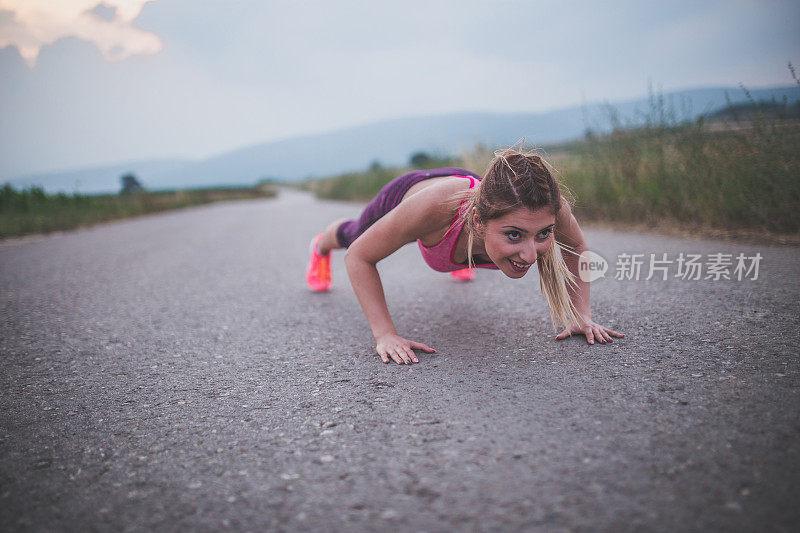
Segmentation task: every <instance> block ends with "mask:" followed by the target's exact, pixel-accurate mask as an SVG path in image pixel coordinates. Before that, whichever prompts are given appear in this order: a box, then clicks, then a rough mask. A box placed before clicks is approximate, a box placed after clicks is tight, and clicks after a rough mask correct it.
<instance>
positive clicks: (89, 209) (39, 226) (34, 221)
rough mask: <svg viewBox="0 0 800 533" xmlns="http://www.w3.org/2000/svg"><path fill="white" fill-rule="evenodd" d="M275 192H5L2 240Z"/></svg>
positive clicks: (0, 193) (1, 195)
mask: <svg viewBox="0 0 800 533" xmlns="http://www.w3.org/2000/svg"><path fill="white" fill-rule="evenodd" d="M275 195H276V191H275V188H274V187H271V186H267V185H261V186H256V187H250V188H245V187H242V188H218V189H193V190H183V191H162V192H137V193H131V194H106V195H85V194H70V195H68V194H54V195H52V194H45V192H44V191H43V190H42V189H41V188H39V187H31V188H28V189H23V190H16V189H14V188H13V187H11V186H10V185H8V184H6V185H5V186H4V187H2V188H0V238H7V237H14V236H19V235H27V234H31V233H47V232H51V231H58V230H66V229H72V228H77V227H79V226H86V225H89V224H95V223H97V222H103V221H107V220H114V219H119V218H127V217H132V216H138V215H144V214H147V213H154V212H158V211H167V210H170V209H178V208H182V207H189V206H193V205H201V204H208V203H211V202H219V201H223V200H242V199H251V198H269V197H273V196H275Z"/></svg>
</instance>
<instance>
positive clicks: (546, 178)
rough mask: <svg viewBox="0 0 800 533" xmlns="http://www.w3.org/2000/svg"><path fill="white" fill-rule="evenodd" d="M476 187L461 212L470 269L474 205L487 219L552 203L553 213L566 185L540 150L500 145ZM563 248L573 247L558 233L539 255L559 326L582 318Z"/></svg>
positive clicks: (555, 324) (555, 325) (543, 282)
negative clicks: (572, 293)
mask: <svg viewBox="0 0 800 533" xmlns="http://www.w3.org/2000/svg"><path fill="white" fill-rule="evenodd" d="M474 191H475V190H474V189H471V190H470V191H468V194H469V196H468V197H467V198H468V200H467V204H466V210H465V211H464V212H463V213H462V218H463V220H464V226H465V227H466V228H467V231H468V237H467V258H468V261H469V268H470V269H471V268H474V263H473V260H472V245H473V240H474V236H475V235H476V233H477V231H478V230H477V228H476V227H475V224H474V221H473V216H472V213H473V211H475V212H477V213H478V218H479V219H480V220H481V221H482V222H483V223H486V222H487V221H489V220H492V219H495V218H499V217H502V216H503V215H506V214H507V213H509V212H511V211H514V210H515V209H519V208H521V207H524V208H526V209H530V210H531V211H536V210H538V209H542V208H545V209H549V210H551V212H552V213H553V215H554V216H558V212H559V210H560V209H561V201H562V198H561V191H560V189H559V186H558V182H557V181H556V180H555V179H554V178H553V175H552V174H551V173H550V171H549V170H548V168H547V163H546V162H545V161H544V160H543V159H542V158H541V157H540V156H539V155H537V154H534V153H529V152H524V151H517V150H515V149H513V148H507V149H504V150H497V151H495V153H494V159H493V160H492V162H491V163H490V164H489V168H488V170H487V171H486V174H485V177H484V178H483V180H482V181H481V185H480V187H478V188H477V192H474ZM562 248H563V249H565V250H566V251H568V252H571V250H569V249H568V248H567V247H565V246H564V245H562V244H560V243H557V242H556V240H555V237H553V240H552V241H551V244H550V248H549V249H548V250H547V252H546V253H545V254H543V255H542V256H541V257H538V258H537V260H536V266H537V267H538V268H539V286H540V288H541V290H542V294H543V295H544V297H545V299H546V300H547V303H548V306H549V307H550V318H551V320H552V322H553V328H554V329H557V328H558V325H559V324H562V325H563V326H564V327H568V326H569V324H570V322H577V312H576V310H575V306H574V305H573V304H572V301H571V300H570V298H569V292H568V290H567V284H569V285H570V286H574V285H575V279H574V276H573V275H572V273H571V272H570V271H569V270H568V269H567V265H566V264H565V263H564V258H563V257H562V256H561V249H562ZM573 253H574V252H573Z"/></svg>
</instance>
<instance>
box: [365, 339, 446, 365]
mask: <svg viewBox="0 0 800 533" xmlns="http://www.w3.org/2000/svg"><path fill="white" fill-rule="evenodd" d="M376 342H377V346H375V351H376V352H378V355H380V356H381V361H383V362H384V363H388V362H389V358H390V357H391V358H392V360H393V361H394V362H395V363H397V364H398V365H402V364H403V363H405V364H407V365H410V364H411V363H419V359H417V354H415V353H414V350H422V351H423V352H427V353H436V350H434V349H433V348H431V347H430V346H428V345H427V344H423V343H421V342H415V341H410V340H408V339H404V338H403V337H401V336H400V335H398V334H396V333H387V334H385V335H381V336H380V337H378V338H377V339H376Z"/></svg>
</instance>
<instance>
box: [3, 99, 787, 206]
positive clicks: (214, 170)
mask: <svg viewBox="0 0 800 533" xmlns="http://www.w3.org/2000/svg"><path fill="white" fill-rule="evenodd" d="M750 94H751V96H752V98H753V99H755V100H767V101H768V100H771V99H775V100H777V101H781V100H782V99H783V98H786V99H787V101H788V102H789V103H795V102H797V101H798V100H800V88H798V87H796V86H795V87H782V88H775V89H760V90H753V91H750ZM726 95H727V100H726ZM660 98H661V99H663V101H664V103H665V105H666V107H667V109H672V110H674V113H675V115H676V118H678V119H682V120H693V119H695V118H696V117H698V116H699V115H701V114H709V113H713V112H715V111H718V110H720V109H723V108H725V107H726V106H727V105H728V104H729V103H731V104H740V103H745V102H747V101H748V99H747V96H746V95H745V93H744V91H743V90H742V89H739V88H710V89H692V90H684V91H676V92H671V93H665V94H663V95H662V96H660ZM651 104H652V101H651V99H649V98H642V99H637V100H630V101H625V102H616V103H613V104H612V105H611V106H609V105H608V104H600V103H592V104H586V105H584V106H575V107H570V108H566V109H560V110H556V111H550V112H545V113H530V112H521V113H489V112H486V113H451V114H446V115H439V116H426V117H409V118H398V119H392V120H383V121H379V122H374V123H371V124H365V125H362V126H356V127H351V128H345V129H342V130H338V131H333V132H329V133H321V134H315V135H306V136H302V137H294V138H291V139H285V140H280V141H272V142H267V143H263V144H258V145H255V146H250V147H246V148H242V149H239V150H234V151H232V152H228V153H225V154H222V155H219V156H215V157H210V158H208V159H204V160H201V161H185V160H180V159H170V160H152V161H138V162H132V163H127V164H120V165H114V166H105V167H97V168H91V169H83V170H75V171H69V172H60V173H56V174H53V173H48V174H38V175H34V176H25V177H20V178H17V179H12V180H9V181H10V182H11V184H12V185H14V186H28V185H32V184H37V185H41V186H43V187H44V188H45V189H46V190H47V191H51V192H53V191H65V192H74V191H75V190H76V189H77V190H79V191H81V192H116V191H118V190H119V179H120V175H121V174H123V173H127V172H133V173H134V174H135V175H136V176H137V177H138V178H139V179H140V181H141V182H142V183H143V184H144V185H145V186H146V187H147V188H149V189H168V188H186V187H197V186H212V185H223V186H224V185H240V184H253V183H255V182H257V181H258V180H260V179H264V178H276V179H282V180H289V181H293V180H302V179H305V178H313V177H324V176H330V175H333V174H338V173H342V172H347V171H351V170H359V169H363V168H365V167H367V166H368V165H369V164H370V163H371V162H373V161H376V160H377V161H380V162H381V163H382V164H384V165H402V164H405V163H406V161H408V157H409V155H410V154H411V153H413V152H416V151H420V150H423V151H426V152H429V153H438V154H458V153H460V152H461V151H463V150H469V149H470V148H472V147H474V146H475V145H476V144H478V143H483V144H485V145H488V146H506V145H512V144H514V143H517V142H519V141H520V139H522V138H523V137H524V138H525V139H526V143H527V144H528V145H537V146H542V145H547V144H551V143H557V142H561V141H566V140H571V139H576V138H579V137H581V136H582V135H583V134H584V132H585V131H586V130H587V129H591V130H592V131H594V132H596V133H602V132H605V131H609V130H610V129H611V127H612V120H611V118H610V116H611V114H612V113H615V114H616V116H617V117H618V119H619V120H620V121H621V122H622V123H623V124H625V125H631V126H633V125H636V124H641V123H643V121H644V120H645V117H646V116H647V115H648V113H649V110H650V107H651ZM612 109H613V111H611V110H612ZM76 183H77V186H76Z"/></svg>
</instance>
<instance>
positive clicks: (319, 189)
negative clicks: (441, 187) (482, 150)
mask: <svg viewBox="0 0 800 533" xmlns="http://www.w3.org/2000/svg"><path fill="white" fill-rule="evenodd" d="M460 164H461V162H460V161H459V160H458V159H452V158H432V157H428V158H426V159H425V161H424V164H422V165H416V166H415V167H414V170H419V169H425V168H442V167H451V166H460ZM409 170H411V168H410V167H384V166H381V165H380V164H378V163H373V164H372V166H371V167H370V168H369V169H367V170H365V171H363V172H351V173H347V174H340V175H338V176H334V177H331V178H327V179H322V180H316V181H312V182H308V183H307V184H305V187H304V188H306V189H309V190H311V191H313V192H314V194H315V195H316V196H318V197H319V198H329V199H332V200H354V201H362V202H363V201H367V200H370V199H372V198H373V197H374V196H375V195H376V194H377V193H378V191H380V190H381V188H382V187H383V186H384V185H386V184H387V183H389V181H391V180H392V179H394V178H396V177H397V176H399V175H400V174H403V173H405V172H408V171H409Z"/></svg>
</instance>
